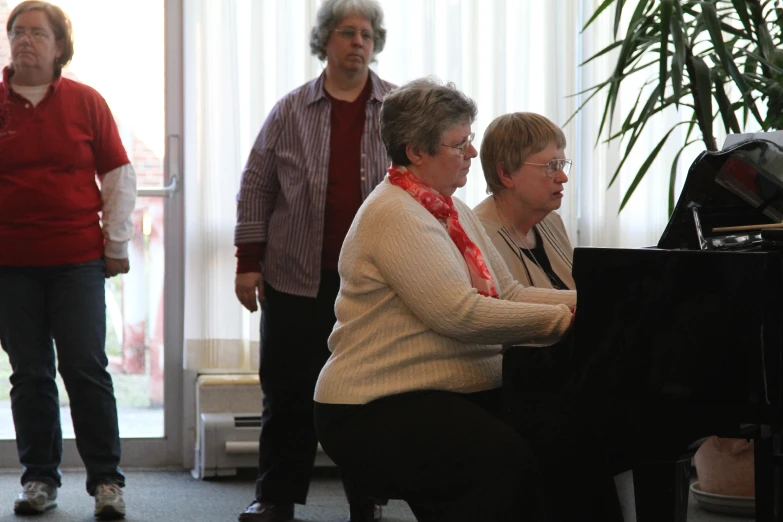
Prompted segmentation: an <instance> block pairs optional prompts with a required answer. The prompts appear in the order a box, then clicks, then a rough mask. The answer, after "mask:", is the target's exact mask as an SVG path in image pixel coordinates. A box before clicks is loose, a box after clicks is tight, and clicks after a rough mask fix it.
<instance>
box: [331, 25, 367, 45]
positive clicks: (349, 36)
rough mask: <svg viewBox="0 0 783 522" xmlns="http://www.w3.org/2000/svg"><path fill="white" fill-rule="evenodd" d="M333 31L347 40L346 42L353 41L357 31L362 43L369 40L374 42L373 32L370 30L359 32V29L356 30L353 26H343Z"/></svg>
mask: <svg viewBox="0 0 783 522" xmlns="http://www.w3.org/2000/svg"><path fill="white" fill-rule="evenodd" d="M334 32H335V33H337V34H339V35H340V37H341V38H342V39H343V40H345V41H348V42H353V41H354V40H355V39H356V35H357V33H358V34H360V35H361V37H362V43H364V44H368V43H370V42H374V41H375V35H374V34H372V33H370V32H367V31H361V32H359V31H357V30H356V29H355V28H353V27H344V28H343V29H335V30H334Z"/></svg>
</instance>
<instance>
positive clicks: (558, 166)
mask: <svg viewBox="0 0 783 522" xmlns="http://www.w3.org/2000/svg"><path fill="white" fill-rule="evenodd" d="M572 163H573V162H572V161H571V160H570V159H553V160H552V161H550V162H549V163H531V162H529V161H523V162H522V164H523V165H535V166H536V167H546V175H547V176H549V177H550V178H554V177H555V173H556V172H557V171H560V170H562V171H563V174H568V171H569V170H571V164H572Z"/></svg>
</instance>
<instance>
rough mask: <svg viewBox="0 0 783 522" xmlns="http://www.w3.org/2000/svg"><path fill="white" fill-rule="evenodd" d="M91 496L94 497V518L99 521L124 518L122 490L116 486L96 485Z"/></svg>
mask: <svg viewBox="0 0 783 522" xmlns="http://www.w3.org/2000/svg"><path fill="white" fill-rule="evenodd" d="M93 496H94V497H95V518H97V519H99V520H113V519H117V518H125V501H124V500H123V499H122V488H120V487H119V486H118V485H117V484H98V487H96V488H95V492H94V493H93Z"/></svg>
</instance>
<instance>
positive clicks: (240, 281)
mask: <svg viewBox="0 0 783 522" xmlns="http://www.w3.org/2000/svg"><path fill="white" fill-rule="evenodd" d="M234 293H235V294H236V295H237V299H239V302H240V303H242V306H244V307H245V308H247V309H248V310H250V311H251V312H255V311H256V310H258V303H259V302H260V301H263V300H264V277H263V276H262V275H261V272H246V273H244V274H237V275H236V278H235V279H234Z"/></svg>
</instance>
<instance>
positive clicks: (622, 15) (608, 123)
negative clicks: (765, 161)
mask: <svg viewBox="0 0 783 522" xmlns="http://www.w3.org/2000/svg"><path fill="white" fill-rule="evenodd" d="M612 14H613V16H614V42H612V43H611V44H610V45H608V46H607V47H605V48H604V49H601V50H600V51H598V52H597V53H595V54H594V55H593V56H591V57H590V58H589V59H588V60H586V61H585V62H584V63H583V65H584V64H586V63H589V62H591V61H592V60H594V59H596V58H598V57H600V56H603V55H606V54H607V53H610V52H612V51H615V52H616V57H617V58H616V63H615V66H614V70H613V72H612V74H611V75H610V76H609V77H608V78H606V80H604V81H602V82H600V83H598V84H597V85H594V86H592V87H590V88H588V89H587V90H586V91H584V92H583V93H581V94H585V95H587V96H586V99H585V101H584V102H583V103H582V105H581V106H580V107H579V109H577V112H579V110H581V109H582V107H584V106H585V104H587V103H589V102H590V101H591V100H592V99H593V98H595V97H597V96H599V95H602V98H603V101H604V110H603V116H602V118H601V120H600V124H599V126H598V129H597V130H598V132H597V136H598V140H597V143H598V142H600V141H601V140H605V142H614V141H619V142H620V143H621V145H622V152H621V160H620V162H619V165H618V166H617V169H616V170H615V172H614V175H613V176H612V177H611V181H610V183H609V186H610V187H611V186H612V184H613V183H614V181H615V180H616V179H617V176H618V174H619V173H620V171H621V169H622V168H623V167H624V166H626V167H627V165H626V160H627V159H628V158H629V157H630V155H631V152H632V151H633V150H634V147H635V146H636V145H637V142H638V141H637V140H638V139H639V136H640V135H641V133H642V130H643V129H644V128H645V127H646V125H647V124H648V123H649V122H651V121H654V119H655V117H656V116H657V115H658V114H660V113H661V112H662V111H664V110H665V109H667V108H669V107H672V106H674V107H677V108H682V107H684V108H685V109H686V110H685V111H683V112H684V113H686V114H687V113H689V114H690V117H686V118H685V119H684V120H683V121H680V122H677V123H675V124H674V125H673V126H672V127H671V128H669V129H668V130H667V131H666V132H664V133H663V137H662V138H661V140H660V142H659V143H658V144H657V146H655V147H654V148H653V149H652V151H651V152H650V153H649V155H648V156H647V158H646V160H645V161H644V162H643V163H642V164H641V165H640V166H639V170H638V172H637V174H636V177H635V178H634V179H633V181H632V182H631V184H630V186H629V187H628V189H627V191H626V193H625V195H624V197H623V199H622V202H621V204H620V209H619V210H620V211H622V209H623V208H624V207H625V205H626V204H627V203H628V201H629V199H630V198H631V196H632V195H633V193H634V191H635V190H636V187H637V186H638V185H639V182H640V181H641V180H642V179H643V178H644V176H645V175H646V174H647V172H648V170H649V168H650V166H651V165H652V164H653V162H654V161H655V160H656V158H657V157H658V154H659V153H660V151H661V149H662V148H663V146H664V145H665V144H666V143H667V141H668V140H669V139H672V133H673V131H674V129H676V128H678V127H680V126H686V127H687V131H686V133H685V139H684V141H683V142H682V143H680V144H679V145H680V149H679V152H678V153H677V154H676V155H675V156H674V157H673V159H672V160H671V175H670V177H669V180H668V183H669V211H670V212H671V211H672V210H673V208H674V203H675V181H676V174H677V164H678V160H679V157H680V153H681V152H682V151H683V149H685V147H687V146H688V145H691V144H692V143H695V142H698V141H699V140H701V141H702V142H703V143H704V147H705V149H707V150H711V151H715V150H718V144H717V142H716V139H715V131H714V129H715V128H722V129H723V130H724V131H725V132H726V133H727V134H728V133H741V132H745V130H746V129H754V130H755V131H767V130H779V129H781V128H783V50H781V48H783V4H781V3H780V2H779V1H778V0H637V1H636V2H634V1H627V0H604V1H603V2H602V3H601V4H600V5H599V6H598V8H597V9H596V10H595V12H594V13H593V14H592V16H591V17H590V19H589V20H588V21H587V23H586V24H585V29H586V28H587V27H589V26H590V25H591V24H592V23H593V22H594V21H595V20H596V19H598V17H599V16H609V15H612ZM629 15H630V18H628V16H629ZM624 19H627V20H628V21H627V24H625V25H624V29H625V32H624V34H623V35H622V36H620V28H621V22H622V21H623V20H624ZM640 75H641V77H642V78H643V79H644V85H645V88H643V89H639V92H638V95H637V97H636V101H635V103H634V104H633V105H632V107H631V109H630V110H628V111H627V113H626V114H617V112H618V111H617V110H616V108H617V106H618V103H617V102H618V99H619V95H620V90H621V88H622V87H623V85H624V82H625V84H626V86H627V84H628V82H627V80H628V79H629V78H631V77H635V79H636V77H639V76H640ZM599 99H601V96H599ZM618 116H619V117H618ZM572 117H573V116H572ZM620 117H621V118H622V120H620ZM620 121H621V123H619V124H616V123H617V122H620Z"/></svg>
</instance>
